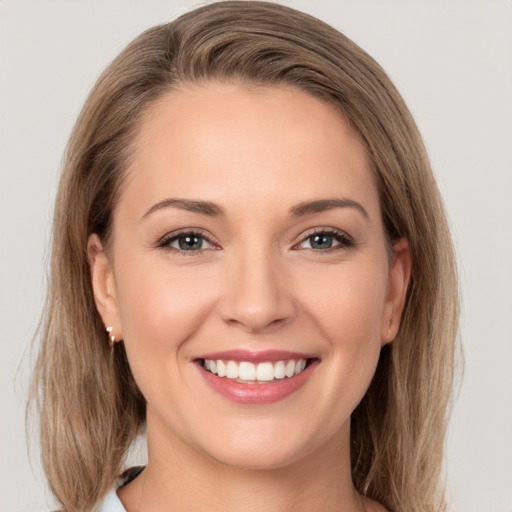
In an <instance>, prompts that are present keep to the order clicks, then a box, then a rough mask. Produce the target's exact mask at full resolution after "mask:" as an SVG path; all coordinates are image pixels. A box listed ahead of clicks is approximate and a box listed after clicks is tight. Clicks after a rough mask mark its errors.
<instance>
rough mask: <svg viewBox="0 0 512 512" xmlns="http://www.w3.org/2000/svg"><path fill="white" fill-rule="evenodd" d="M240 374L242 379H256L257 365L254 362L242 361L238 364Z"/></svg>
mask: <svg viewBox="0 0 512 512" xmlns="http://www.w3.org/2000/svg"><path fill="white" fill-rule="evenodd" d="M238 376H239V377H240V378H241V379H242V380H256V366H255V365H254V364H253V363H248V362H247V361H242V362H241V363H240V364H239V365H238Z"/></svg>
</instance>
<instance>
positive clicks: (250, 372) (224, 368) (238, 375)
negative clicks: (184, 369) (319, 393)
mask: <svg viewBox="0 0 512 512" xmlns="http://www.w3.org/2000/svg"><path fill="white" fill-rule="evenodd" d="M203 365H204V368H205V370H208V371H209V372H211V373H213V374H215V375H218V376H219V377H226V378H228V379H234V380H242V381H249V382H270V381H272V380H275V379H284V378H285V377H288V378H290V377H293V376H294V375H298V374H299V373H301V372H302V371H304V368H306V360H305V359H299V360H298V361H295V360H288V361H276V362H274V363H271V362H265V363H259V364H254V363H250V362H249V361H241V362H239V363H238V362H236V361H223V360H221V359H217V360H213V359H205V360H204V363H203Z"/></svg>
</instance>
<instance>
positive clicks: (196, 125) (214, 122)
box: [121, 83, 378, 209]
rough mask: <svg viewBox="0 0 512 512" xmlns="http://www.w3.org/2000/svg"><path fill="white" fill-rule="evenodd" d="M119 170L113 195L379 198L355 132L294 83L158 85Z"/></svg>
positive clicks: (140, 203) (140, 199)
mask: <svg viewBox="0 0 512 512" xmlns="http://www.w3.org/2000/svg"><path fill="white" fill-rule="evenodd" d="M127 175H128V179H127V182H126V184H125V190H124V192H123V195H122V198H121V202H123V201H125V200H129V202H130V204H131V205H132V206H134V207H141V208H143V207H144V206H146V205H150V203H152V202H156V201H158V200H161V199H162V198H163V197H165V196H169V197H185V198H189V199H204V200H211V201H214V202H219V203H226V202H227V203H229V202H232V203H233V206H237V207H238V208H239V207H240V206H242V205H244V204H245V205H249V204H251V205H252V206H255V203H256V202H257V200H259V206H260V207H261V208H263V209H265V208H267V207H269V206H274V205H276V204H282V205H283V207H286V206H287V205H288V204H289V203H290V204H291V203H297V202H301V201H307V200H311V199H315V198H322V197H333V196H336V195H338V196H346V195H347V194H348V195H351V196H357V197H352V198H353V199H355V200H361V199H362V198H365V201H366V202H370V203H371V202H372V201H373V202H374V203H376V204H375V205H373V206H377V207H378V198H377V192H376V187H375V185H374V182H373V176H372V172H371V166H370V162H369V159H368V157H367V154H366V151H365V147H364V144H363V143H362V141H361V138H360V136H359V135H358V133H357V132H356V131H355V130H354V129H353V128H351V127H350V125H349V124H348V122H347V121H346V120H345V119H344V118H343V116H342V115H341V114H339V113H338V112H336V110H335V109H334V107H332V106H331V105H329V104H327V103H326V102H323V101H321V100H319V99H317V98H315V97H313V96H312V95H310V94H308V93H306V92H304V91H301V90H298V89H296V88H292V87H265V88H263V87H258V88H247V87H244V86H240V85H226V84H218V83H209V84H203V85H200V86H199V85H198V86H193V87H188V88H184V87H182V88H181V89H179V90H176V91H172V92H170V93H168V94H166V95H165V96H164V97H162V98H161V99H160V100H159V101H158V102H157V103H155V104H154V105H153V106H152V107H151V109H150V110H149V111H148V112H147V113H146V115H145V116H144V119H143V122H142V124H141V127H140V130H139V133H138V136H137V140H136V144H135V151H134V158H133V160H132V163H131V165H130V168H129V169H128V173H127ZM315 196H318V197H315ZM236 199H237V200H238V204H237V205H235V200H236ZM276 202H277V203H276ZM227 206H229V204H227ZM369 207H370V208H371V207H372V205H370V206H369Z"/></svg>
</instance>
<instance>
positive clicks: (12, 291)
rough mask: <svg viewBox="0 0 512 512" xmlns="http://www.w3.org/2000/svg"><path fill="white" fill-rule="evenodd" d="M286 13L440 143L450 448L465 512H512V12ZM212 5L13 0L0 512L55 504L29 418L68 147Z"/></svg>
mask: <svg viewBox="0 0 512 512" xmlns="http://www.w3.org/2000/svg"><path fill="white" fill-rule="evenodd" d="M283 3H286V4H288V5H291V6H293V7H296V8H299V9H302V10H304V11H307V12H310V13H312V14H314V15H316V16H318V17H320V18H322V19H324V20H325V21H327V22H329V23H330V24H332V25H334V26H335V27H337V28H338V29H340V30H342V31H343V32H345V33H346V34H347V35H348V36H349V37H351V38H353V39H354V40H355V41H356V42H357V43H358V44H359V45H361V46H362V47H363V48H364V49H366V50H367V51H368V52H369V53H370V54H371V55H373V56H374V57H375V58H376V59H377V60H378V61H379V62H380V63H381V64H382V65H383V67H384V68H385V69H386V70H387V71H388V73H389V74H390V76H391V77H392V79H394V81H395V82H396V84H397V85H398V88H399V89H400V90H401V92H402V93H403V95H404V97H405V99H406V101H407V102H408V104H409V106H410V108H411V110H412V112H413V114H414V115H415V117H416V119H417V121H418V124H419V126H420V129H421V130H422V132H423V134H424V137H425V140H426V143H427V146H428V149H429V152H430V155H431V157H432V161H433V164H434V168H435V172H436V175H437V177H438V180H439V184H440V187H441V189H442V192H443V193H444V197H445V200H446V204H447V209H448V212H449V216H450V219H451V223H452V227H453V232H454V236H455V240H456V245H457V247H458V252H459V259H460V268H461V283H462V299H463V316H462V331H461V334H462V340H463V344H464V349H465V354H466V370H465V377H464V380H463V384H462V387H461V391H460V395H459V398H458V400H457V402H456V406H455V410H454V415H453V419H452V422H451V426H450V432H449V439H448V447H447V477H448V484H449V486H448V489H449V495H450V497H451V501H452V506H451V511H453V512H512V334H511V324H512V292H511V290H512V151H511V146H512V99H511V98H512V3H511V2H510V1H509V0H478V1H476V0H434V1H432V0H430V1H427V0H421V1H416V0H410V1H396V0H393V1H391V0H388V1H382V0H373V1H371V0H359V1H352V0H338V1H335V0H332V1H329V0H315V1H313V0H309V1H308V0H296V1H293V0H289V1H286V2H283ZM200 4H201V2H197V1H192V0H182V1H172V0H169V1H165V2H164V1H155V0H153V1H149V2H148V1H142V0H138V1H129V0H123V1H101V2H100V1H90V0H89V1H84V0H78V1H69V0H62V1H57V0H54V1H49V0H32V1H27V0H3V1H2V0H0V173H1V174H0V223H1V229H0V241H1V242H0V243H1V245H0V314H1V317H0V322H1V323H0V337H1V338H0V350H1V353H0V390H1V394H0V396H1V403H0V512H22V511H23V512H24V511H44V510H48V509H49V507H50V505H51V500H50V495H49V492H48V491H47V490H46V488H45V483H44V477H43V476H42V472H41V469H40V463H39V460H38V454H37V450H36V449H35V450H34V453H33V457H32V461H33V462H32V467H31V465H30V463H29V458H28V456H27V449H26V445H25V431H24V403H25V399H26V392H27V381H28V377H29V375H30V353H29V352H27V350H28V347H29V345H30V341H31V337H32V336H33V334H34V331H35V328H36V326H37V322H38V317H39V314H40V310H41V306H42V301H43V295H44V291H43V290H44V280H45V268H46V260H47V257H48V255H47V246H48V242H49V238H50V222H51V210H52V201H53V197H54V194H55V188H56V183H57V177H58V172H59V167H60V161H61V156H62V152H63V149H64V146H65V143H66V139H67V136H68V134H69V132H70V130H71V127H72V125H73V122H74V119H75V118H76V116H77V113H78V111H79V108H80V106H81V104H82V102H83V100H84V98H85V95H86V93H87V91H88V90H89V88H90V87H91V85H92V84H93V83H94V81H95V79H96V77H97V76H98V74H99V72H100V71H101V70H102V69H103V68H104V67H105V66H106V65H107V63H108V62H109V61H110V60H111V59H112V58H113V57H114V56H115V55H116V54H117V53H118V52H119V51H120V50H121V49H122V48H123V46H124V45H125V44H126V43H128V42H129V41H130V40H131V39H132V38H133V37H134V36H135V35H137V34H138V33H139V32H141V31H142V30H143V29H145V28H147V27H149V26H151V25H154V24H156V23H160V22H163V21H166V20H170V19H172V18H174V17H175V16H176V15H177V14H180V13H182V12H184V11H186V10H189V9H190V8H192V7H195V6H198V5H200ZM62 392H63V393H64V392H65V389H63V390H62Z"/></svg>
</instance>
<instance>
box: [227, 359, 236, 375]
mask: <svg viewBox="0 0 512 512" xmlns="http://www.w3.org/2000/svg"><path fill="white" fill-rule="evenodd" d="M226 377H227V378H228V379H238V365H237V364H236V363H235V361H228V364H227V365H226Z"/></svg>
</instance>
